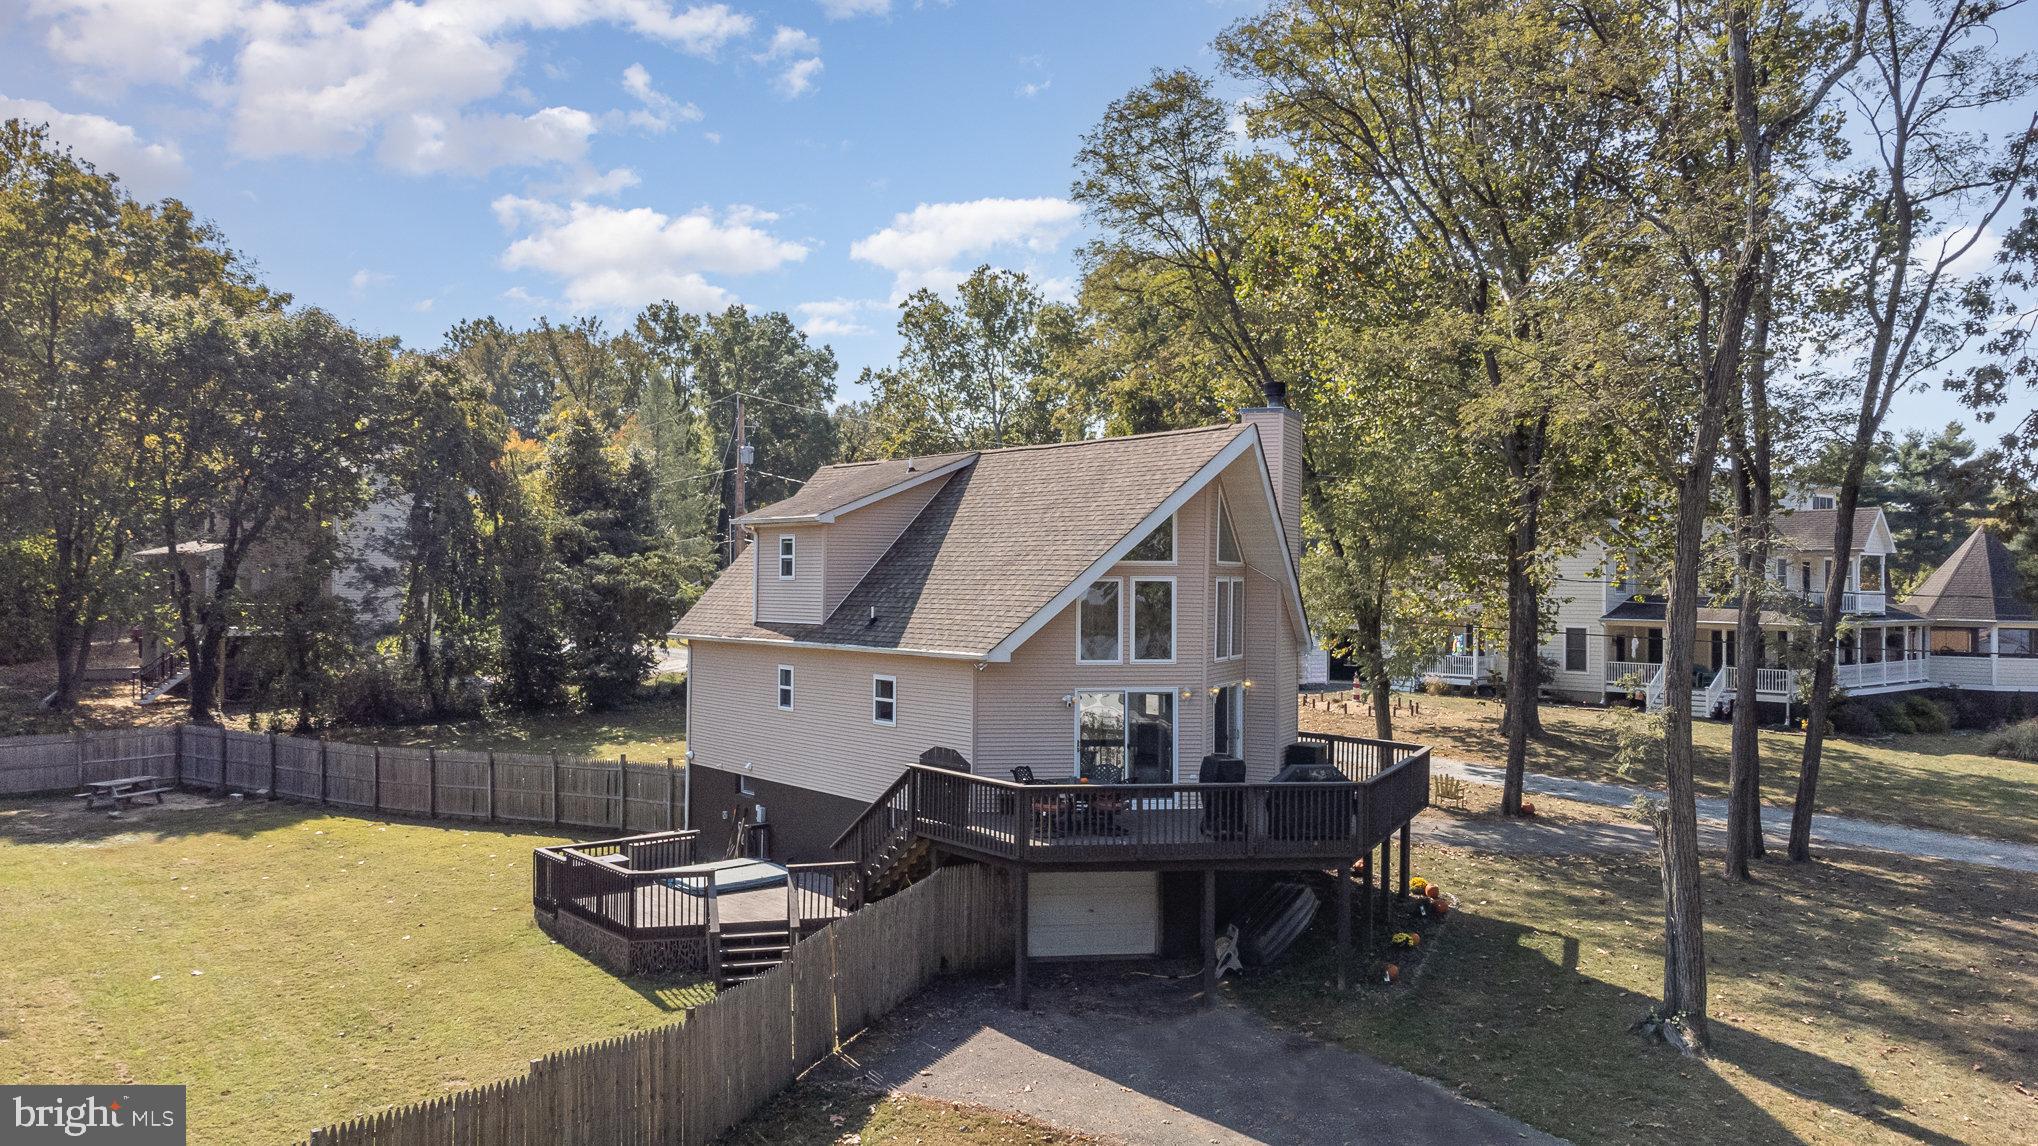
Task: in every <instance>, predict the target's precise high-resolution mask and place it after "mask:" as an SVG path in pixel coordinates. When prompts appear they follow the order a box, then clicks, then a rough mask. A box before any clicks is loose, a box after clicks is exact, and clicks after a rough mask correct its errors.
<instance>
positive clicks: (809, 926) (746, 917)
mask: <svg viewBox="0 0 2038 1146" xmlns="http://www.w3.org/2000/svg"><path fill="white" fill-rule="evenodd" d="M697 836H698V833H696V832H690V831H689V832H655V833H651V834H649V835H643V836H629V837H625V838H622V839H616V840H596V841H591V842H589V843H584V844H573V845H567V846H562V847H551V848H539V849H537V851H536V852H535V853H534V855H533V857H532V872H531V902H532V906H533V907H534V908H536V909H537V910H538V911H541V912H548V913H550V912H565V913H568V914H571V915H574V916H576V917H578V918H580V919H582V920H584V921H585V922H587V923H590V924H593V925H594V926H596V927H599V928H601V929H602V930H604V931H607V932H609V933H610V934H612V935H615V936H618V937H620V938H623V939H625V940H628V941H630V942H644V941H654V940H655V941H664V940H671V939H684V938H690V937H695V936H700V937H709V936H714V935H718V934H720V933H721V932H723V931H724V930H728V931H756V930H765V929H781V930H790V931H811V930H813V929H815V928H817V927H821V926H825V925H826V924H827V923H829V922H830V921H832V920H836V919H840V918H841V917H842V916H844V915H847V914H848V913H849V912H850V911H853V910H855V908H856V907H857V906H859V905H860V904H861V902H862V885H861V880H860V877H859V875H858V873H857V870H856V866H855V865H854V864H851V863H846V862H844V863H827V864H794V865H790V866H789V868H788V875H789V882H788V883H786V884H779V885H777V886H773V887H756V888H747V889H744V890H741V891H724V890H722V889H721V888H720V887H719V886H717V885H716V884H715V882H714V880H713V878H712V876H711V874H709V873H708V872H705V871H703V870H702V869H701V865H698V864H696V863H695V862H694V859H695V857H694V854H693V853H694V849H693V845H694V842H695V839H696V838H697Z"/></svg>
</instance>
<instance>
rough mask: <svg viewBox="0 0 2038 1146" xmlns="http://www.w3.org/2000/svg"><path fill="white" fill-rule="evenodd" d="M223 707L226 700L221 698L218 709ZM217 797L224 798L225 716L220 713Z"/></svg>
mask: <svg viewBox="0 0 2038 1146" xmlns="http://www.w3.org/2000/svg"><path fill="white" fill-rule="evenodd" d="M225 706H226V700H225V698H224V697H222V698H221V700H220V707H222V708H224V707H225ZM219 795H221V796H224V795H226V714H225V713H221V714H220V717H219Z"/></svg>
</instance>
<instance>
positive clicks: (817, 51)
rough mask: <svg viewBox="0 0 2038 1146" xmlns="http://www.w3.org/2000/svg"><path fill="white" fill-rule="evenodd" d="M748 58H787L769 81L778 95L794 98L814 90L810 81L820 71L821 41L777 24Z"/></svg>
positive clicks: (763, 61) (767, 60)
mask: <svg viewBox="0 0 2038 1146" xmlns="http://www.w3.org/2000/svg"><path fill="white" fill-rule="evenodd" d="M752 58H753V59H755V60H756V61H757V62H758V63H760V64H769V63H774V62H777V61H780V60H789V61H791V62H790V63H787V64H786V65H785V67H783V68H781V69H780V70H779V73H778V78H777V79H776V80H774V81H773V83H774V86H776V87H777V88H778V91H779V94H780V95H782V96H784V97H786V98H787V99H797V98H799V97H800V96H803V95H805V94H807V93H808V92H810V91H812V90H813V89H814V80H815V79H816V78H818V77H819V76H820V74H821V41H819V40H817V39H815V38H814V37H813V36H810V35H808V34H807V33H805V32H803V31H801V30H800V29H798V28H788V27H786V26H785V25H784V24H780V25H779V26H778V30H777V31H775V32H773V33H772V35H771V43H770V44H769V45H767V46H766V47H765V49H764V50H763V51H762V52H759V53H757V55H756V56H754V57H752Z"/></svg>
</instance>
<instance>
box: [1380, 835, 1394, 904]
mask: <svg viewBox="0 0 2038 1146" xmlns="http://www.w3.org/2000/svg"><path fill="white" fill-rule="evenodd" d="M1393 870H1394V837H1393V836H1391V835H1390V836H1388V837H1387V838H1386V839H1383V840H1381V841H1380V902H1379V907H1378V910H1379V912H1380V922H1382V923H1385V922H1387V896H1388V890H1389V888H1390V887H1392V885H1391V884H1389V883H1388V882H1387V881H1388V880H1389V879H1391V878H1392V876H1391V874H1390V873H1391V872H1392V871H1393Z"/></svg>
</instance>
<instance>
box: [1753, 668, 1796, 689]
mask: <svg viewBox="0 0 2038 1146" xmlns="http://www.w3.org/2000/svg"><path fill="white" fill-rule="evenodd" d="M1796 675H1797V674H1796V673H1795V672H1793V671H1792V670H1790V669H1786V668H1770V669H1765V668H1758V669H1756V670H1755V693H1756V695H1757V696H1795V695H1797V680H1796Z"/></svg>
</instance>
